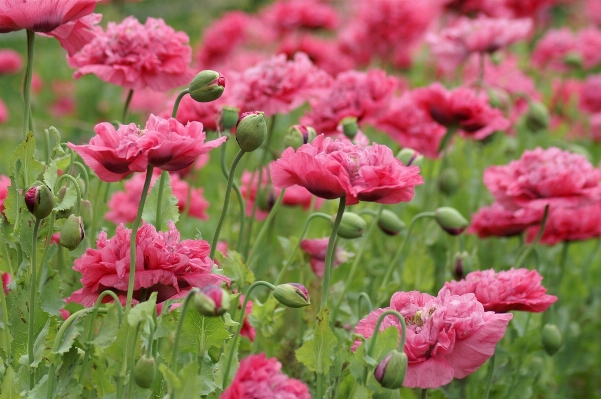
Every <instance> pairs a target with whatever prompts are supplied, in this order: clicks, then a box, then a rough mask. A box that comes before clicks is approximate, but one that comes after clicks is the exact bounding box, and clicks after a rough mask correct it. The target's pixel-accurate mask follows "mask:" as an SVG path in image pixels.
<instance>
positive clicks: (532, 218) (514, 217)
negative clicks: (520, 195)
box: [467, 202, 543, 238]
mask: <svg viewBox="0 0 601 399" xmlns="http://www.w3.org/2000/svg"><path fill="white" fill-rule="evenodd" d="M542 218H543V212H541V211H540V210H538V211H537V210H531V209H527V208H526V209H518V210H511V211H510V210H507V209H505V208H503V207H502V206H501V205H499V204H498V203H496V202H495V203H493V204H492V205H491V206H487V207H482V208H480V209H478V212H476V213H474V214H473V215H472V218H471V224H470V227H469V228H468V230H467V233H468V234H478V237H480V238H486V237H491V236H492V237H511V236H516V235H519V234H521V233H522V232H523V231H525V230H526V229H527V228H528V227H530V226H533V225H536V224H540V222H541V221H542Z"/></svg>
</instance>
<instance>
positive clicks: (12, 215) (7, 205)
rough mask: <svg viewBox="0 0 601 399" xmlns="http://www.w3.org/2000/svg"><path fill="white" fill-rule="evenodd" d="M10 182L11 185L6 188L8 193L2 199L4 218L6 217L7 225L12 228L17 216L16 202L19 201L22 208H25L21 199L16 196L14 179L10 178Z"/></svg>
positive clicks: (17, 207)
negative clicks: (10, 225)
mask: <svg viewBox="0 0 601 399" xmlns="http://www.w3.org/2000/svg"><path fill="white" fill-rule="evenodd" d="M10 180H11V185H10V186H8V193H7V195H6V198H5V199H4V216H5V217H6V220H8V223H10V224H12V225H13V226H14V225H15V223H16V221H17V217H18V215H19V206H18V205H19V204H17V201H19V200H20V201H21V205H22V206H25V202H24V201H23V198H19V196H18V195H17V188H16V187H15V179H14V178H11V179H10Z"/></svg>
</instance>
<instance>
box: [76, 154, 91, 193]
mask: <svg viewBox="0 0 601 399" xmlns="http://www.w3.org/2000/svg"><path fill="white" fill-rule="evenodd" d="M73 165H75V166H76V167H77V168H78V169H79V170H80V171H81V174H82V175H83V181H84V182H85V183H86V187H85V190H84V194H83V196H84V197H85V198H88V192H89V191H90V190H89V187H90V176H89V175H88V170H87V169H86V167H85V166H83V164H82V163H81V162H77V161H75V162H73Z"/></svg>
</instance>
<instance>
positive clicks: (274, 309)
mask: <svg viewBox="0 0 601 399" xmlns="http://www.w3.org/2000/svg"><path fill="white" fill-rule="evenodd" d="M279 304H280V302H278V300H277V299H275V298H274V297H273V295H270V296H269V298H268V299H267V300H266V301H265V303H261V302H260V301H258V300H255V301H254V303H253V308H252V312H251V314H250V317H249V321H250V324H251V325H252V326H253V327H255V328H257V329H258V330H260V331H261V335H263V336H264V337H271V336H272V335H273V334H274V333H275V331H277V329H278V327H279V323H278V322H279V321H280V320H281V317H282V315H283V314H284V310H285V309H284V308H283V307H281V306H279Z"/></svg>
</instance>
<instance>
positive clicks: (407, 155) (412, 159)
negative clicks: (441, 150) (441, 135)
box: [396, 148, 424, 166]
mask: <svg viewBox="0 0 601 399" xmlns="http://www.w3.org/2000/svg"><path fill="white" fill-rule="evenodd" d="M396 157H397V158H398V159H399V160H400V161H401V162H402V163H403V165H405V166H420V165H421V164H422V161H423V160H424V156H423V155H422V154H420V153H419V152H417V151H415V150H414V149H413V148H403V149H402V150H401V151H399V153H398V154H396Z"/></svg>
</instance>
